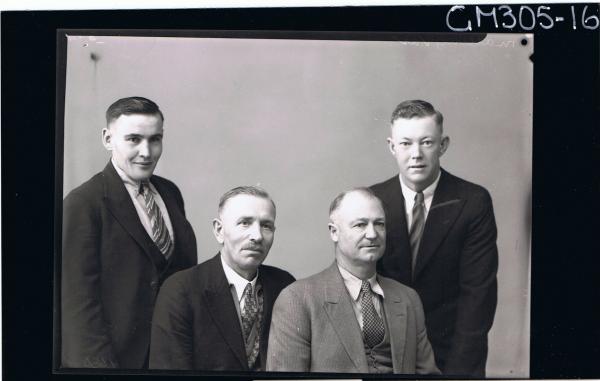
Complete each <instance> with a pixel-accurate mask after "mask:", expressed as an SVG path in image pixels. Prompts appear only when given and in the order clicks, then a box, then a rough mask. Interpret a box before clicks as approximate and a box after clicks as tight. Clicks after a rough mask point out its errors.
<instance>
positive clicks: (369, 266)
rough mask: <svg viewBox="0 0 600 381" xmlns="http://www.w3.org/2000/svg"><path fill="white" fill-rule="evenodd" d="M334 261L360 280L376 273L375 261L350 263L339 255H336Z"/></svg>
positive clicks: (369, 277)
mask: <svg viewBox="0 0 600 381" xmlns="http://www.w3.org/2000/svg"><path fill="white" fill-rule="evenodd" d="M336 261H337V263H338V266H340V267H342V268H343V269H344V270H346V271H348V272H349V273H350V274H352V275H354V276H355V277H357V278H358V279H360V280H368V279H371V278H372V277H373V276H374V275H375V274H376V266H377V265H376V262H366V263H363V262H361V263H359V264H350V263H348V261H345V260H344V259H343V258H342V257H340V256H337V258H336Z"/></svg>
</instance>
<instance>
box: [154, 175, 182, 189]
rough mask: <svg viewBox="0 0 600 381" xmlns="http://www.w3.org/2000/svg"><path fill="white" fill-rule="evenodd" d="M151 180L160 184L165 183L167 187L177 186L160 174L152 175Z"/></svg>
mask: <svg viewBox="0 0 600 381" xmlns="http://www.w3.org/2000/svg"><path fill="white" fill-rule="evenodd" d="M150 180H151V182H153V183H159V184H161V185H166V186H169V187H175V188H177V185H175V183H174V182H173V181H171V180H169V179H167V178H165V177H162V176H158V175H152V178H151V179H150Z"/></svg>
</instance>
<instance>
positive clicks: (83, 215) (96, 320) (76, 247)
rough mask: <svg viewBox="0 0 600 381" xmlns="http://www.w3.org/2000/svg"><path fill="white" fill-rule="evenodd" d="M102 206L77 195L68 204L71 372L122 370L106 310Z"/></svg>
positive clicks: (64, 312)
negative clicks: (106, 319) (119, 367)
mask: <svg viewBox="0 0 600 381" xmlns="http://www.w3.org/2000/svg"><path fill="white" fill-rule="evenodd" d="M97 202H100V200H89V199H87V198H86V197H85V196H84V195H83V194H82V193H79V192H76V193H71V194H70V195H69V196H67V198H66V199H65V200H64V204H63V231H62V233H63V234H62V271H61V327H62V331H61V332H62V335H61V338H62V342H61V348H62V357H61V359H62V361H61V363H62V367H66V368H114V367H118V366H119V364H118V361H117V357H116V355H115V353H114V351H113V348H112V344H111V340H110V337H109V330H110V327H109V326H108V324H107V323H106V321H105V319H104V314H103V309H102V300H101V285H100V282H101V268H100V245H101V243H100V236H101V230H102V222H101V218H100V215H99V211H98V208H97V207H94V205H95V204H94V203H97Z"/></svg>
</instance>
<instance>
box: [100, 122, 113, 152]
mask: <svg viewBox="0 0 600 381" xmlns="http://www.w3.org/2000/svg"><path fill="white" fill-rule="evenodd" d="M102 145H104V148H106V149H107V150H108V151H112V135H111V132H110V128H108V127H105V128H103V129H102Z"/></svg>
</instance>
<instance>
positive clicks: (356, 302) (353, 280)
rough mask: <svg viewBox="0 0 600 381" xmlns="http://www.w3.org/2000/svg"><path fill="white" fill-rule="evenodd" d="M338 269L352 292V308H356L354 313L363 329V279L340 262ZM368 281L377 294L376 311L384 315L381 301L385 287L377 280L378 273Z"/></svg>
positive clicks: (375, 300)
mask: <svg viewBox="0 0 600 381" xmlns="http://www.w3.org/2000/svg"><path fill="white" fill-rule="evenodd" d="M338 269H339V270H340V274H341V275H342V279H343V280H344V285H345V286H346V289H347V290H348V293H349V294H350V299H352V309H353V310H354V315H355V316H356V320H358V325H360V329H361V330H362V329H363V314H362V306H361V304H360V299H359V296H360V288H361V285H362V279H360V278H358V277H356V276H354V275H353V274H352V273H350V272H349V271H348V270H346V269H344V268H343V267H341V266H340V265H339V264H338ZM367 281H368V282H369V283H370V284H371V290H372V291H373V293H375V294H376V295H372V297H373V306H374V307H375V311H376V312H377V314H378V315H379V317H382V314H381V313H382V311H381V303H382V301H383V298H384V295H383V289H382V288H381V286H380V285H379V282H377V274H375V275H373V276H372V277H371V278H369V279H367ZM380 298H381V299H380Z"/></svg>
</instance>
